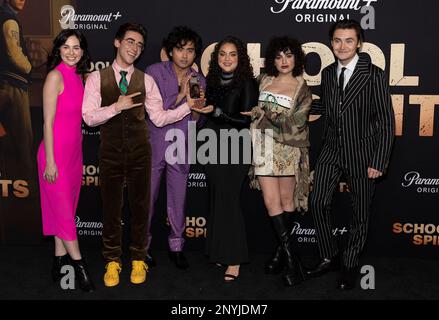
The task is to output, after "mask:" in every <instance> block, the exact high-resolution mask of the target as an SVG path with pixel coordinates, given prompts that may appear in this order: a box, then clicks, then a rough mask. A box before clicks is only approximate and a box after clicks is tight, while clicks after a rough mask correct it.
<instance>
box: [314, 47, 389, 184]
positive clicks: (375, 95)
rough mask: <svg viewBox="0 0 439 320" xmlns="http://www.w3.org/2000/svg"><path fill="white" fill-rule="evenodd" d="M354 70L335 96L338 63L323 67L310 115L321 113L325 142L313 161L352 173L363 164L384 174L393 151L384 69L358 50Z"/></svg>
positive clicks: (360, 171)
mask: <svg viewBox="0 0 439 320" xmlns="http://www.w3.org/2000/svg"><path fill="white" fill-rule="evenodd" d="M359 56H360V59H359V60H358V62H357V65H356V67H355V70H354V72H353V74H352V76H351V78H350V80H349V82H348V83H347V85H346V87H345V90H344V98H342V97H341V96H340V94H339V90H338V79H337V62H335V63H333V64H331V65H330V66H328V67H326V68H325V69H323V71H322V82H321V89H322V93H321V99H320V100H315V101H314V102H313V106H312V109H311V114H324V115H325V116H326V121H325V127H324V143H323V147H322V151H321V153H320V155H319V158H318V161H317V164H319V163H320V164H338V165H341V166H342V168H344V169H345V170H346V173H347V174H348V175H350V176H351V177H367V168H368V167H371V168H374V169H376V170H379V171H381V172H384V171H385V170H386V168H387V165H388V163H389V159H390V154H391V151H392V145H393V139H394V130H395V116H394V113H393V107H392V101H391V98H390V91H389V86H388V84H387V80H386V76H385V74H384V72H383V71H382V70H381V69H380V68H378V67H377V66H375V65H374V64H372V63H371V62H370V59H369V56H367V54H365V53H360V54H359Z"/></svg>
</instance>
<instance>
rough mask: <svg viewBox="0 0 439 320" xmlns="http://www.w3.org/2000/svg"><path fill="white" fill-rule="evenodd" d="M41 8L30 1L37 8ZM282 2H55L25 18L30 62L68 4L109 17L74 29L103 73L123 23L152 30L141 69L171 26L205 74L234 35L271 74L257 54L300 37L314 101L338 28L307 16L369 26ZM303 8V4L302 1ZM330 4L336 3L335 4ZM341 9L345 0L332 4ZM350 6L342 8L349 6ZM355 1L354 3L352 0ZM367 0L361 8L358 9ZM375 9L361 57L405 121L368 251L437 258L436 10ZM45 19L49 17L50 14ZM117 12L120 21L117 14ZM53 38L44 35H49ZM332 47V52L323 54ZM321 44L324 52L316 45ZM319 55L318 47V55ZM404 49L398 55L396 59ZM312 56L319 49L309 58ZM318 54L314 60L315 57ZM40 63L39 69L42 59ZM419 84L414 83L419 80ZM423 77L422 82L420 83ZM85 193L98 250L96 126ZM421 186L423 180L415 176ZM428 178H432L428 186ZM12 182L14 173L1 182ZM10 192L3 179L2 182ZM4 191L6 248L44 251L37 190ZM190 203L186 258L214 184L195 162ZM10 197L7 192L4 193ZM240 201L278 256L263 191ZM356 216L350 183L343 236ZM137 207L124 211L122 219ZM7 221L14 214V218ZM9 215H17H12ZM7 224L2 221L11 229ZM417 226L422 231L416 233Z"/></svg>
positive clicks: (37, 115) (37, 86)
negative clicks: (199, 45) (199, 46)
mask: <svg viewBox="0 0 439 320" xmlns="http://www.w3.org/2000/svg"><path fill="white" fill-rule="evenodd" d="M32 2H35V1H31V0H30V1H28V3H32ZM284 2H285V1H284V0H277V1H274V0H271V1H269V0H267V1H251V0H238V1H237V0H235V1H232V0H222V1H202V0H186V1H145V2H141V1H134V0H125V1H123V2H120V1H114V0H108V1H85V0H84V1H81V0H77V1H48V3H49V4H50V6H49V7H50V10H48V9H47V8H46V7H45V6H41V8H42V9H41V10H43V11H41V12H37V11H33V12H32V13H29V12H28V13H26V15H27V16H26V17H27V20H26V21H28V22H27V24H25V25H24V26H25V27H27V30H26V28H25V29H24V33H25V35H28V37H27V38H28V41H29V43H30V44H31V45H33V48H34V49H35V50H34V56H35V57H36V58H39V59H40V60H41V57H44V54H43V53H44V52H45V51H47V50H48V48H50V40H51V39H52V38H53V35H54V34H56V33H57V32H58V31H59V30H60V26H59V22H58V21H59V19H60V18H61V15H60V11H59V7H60V6H61V5H63V4H71V5H72V6H73V8H74V9H75V10H76V14H81V15H83V14H92V15H108V14H110V13H112V14H113V19H112V21H101V22H92V23H91V22H81V21H77V22H76V24H77V27H78V28H85V29H84V30H83V31H84V33H85V35H86V37H87V39H88V40H89V47H90V51H91V54H92V57H93V61H94V63H95V65H96V66H98V67H102V66H103V65H105V64H107V63H111V62H112V61H113V58H114V50H113V36H114V33H115V32H116V30H117V28H118V26H119V25H120V24H121V23H124V22H128V21H131V22H139V23H142V24H144V25H145V26H146V28H147V30H148V40H147V46H146V50H145V52H144V54H143V55H142V57H141V59H140V61H139V62H138V65H137V67H139V68H140V69H142V70H143V69H144V68H145V67H146V66H147V65H149V64H152V63H154V62H157V61H160V45H161V41H162V39H163V37H165V36H166V35H167V33H168V32H169V31H170V30H171V28H172V27H173V26H175V25H180V24H182V25H187V26H189V27H191V28H193V29H194V30H196V31H197V32H198V33H199V34H200V35H201V37H202V39H203V50H205V52H204V54H203V58H202V59H201V60H200V58H201V57H199V58H198V59H197V61H196V62H197V64H198V65H199V66H201V67H202V70H205V68H206V66H207V61H208V58H209V52H210V50H211V47H209V46H210V45H211V44H213V43H215V42H217V41H218V40H220V39H221V38H223V37H224V36H226V35H229V34H231V35H235V36H237V37H239V38H241V39H242V40H243V41H244V42H246V43H248V45H249V50H250V53H251V57H252V59H253V66H254V70H255V73H256V74H259V73H260V72H263V69H262V68H261V66H262V64H261V60H260V59H261V58H263V56H264V53H263V52H264V50H265V47H266V45H267V43H268V41H269V39H270V38H271V37H272V36H278V35H292V36H294V37H296V38H298V39H299V40H300V41H301V42H302V43H303V44H304V46H303V47H304V49H305V51H306V52H309V54H308V62H307V67H306V75H305V78H306V79H307V80H308V84H309V85H310V86H312V89H313V92H314V93H315V94H318V92H319V90H318V84H319V73H320V71H321V67H322V65H325V64H327V63H328V61H329V62H331V61H333V56H332V55H331V54H328V52H329V51H328V50H329V41H328V29H329V26H330V24H331V23H330V22H325V21H323V22H317V21H314V22H298V21H297V20H298V19H299V20H300V19H305V18H306V16H305V15H307V14H308V15H311V18H316V19H317V15H323V17H324V18H325V17H328V15H331V14H332V15H334V14H335V15H337V17H340V15H343V16H347V15H349V16H350V17H351V18H355V19H357V20H361V19H362V18H363V14H362V13H361V12H360V11H359V10H325V9H321V10H318V9H316V10H311V9H306V8H305V9H301V10H300V9H292V8H291V5H292V4H293V3H292V2H291V3H290V4H289V5H288V8H286V9H285V10H284V11H283V12H281V13H277V14H275V13H272V12H271V8H273V10H274V11H279V10H280V8H281V7H283V5H284ZM300 2H303V1H296V2H295V3H300ZM330 2H333V1H330ZM336 2H337V1H336ZM345 2H346V1H345ZM353 2H355V1H353ZM365 4H366V2H364V1H361V0H360V1H358V6H359V7H361V6H363V5H365ZM371 5H372V6H373V7H374V9H375V29H374V30H366V42H367V43H366V46H365V48H364V49H365V51H366V52H368V53H370V54H371V56H372V59H373V61H374V62H375V63H377V64H378V65H380V66H381V67H384V69H385V71H386V73H387V75H390V76H389V83H390V85H391V93H392V96H393V99H394V109H395V114H396V119H397V136H396V141H395V148H394V152H393V156H392V160H391V164H390V169H389V172H388V175H387V176H386V177H385V178H383V179H381V180H380V181H379V183H378V185H377V189H376V197H375V202H374V208H373V213H372V217H371V223H370V230H369V242H368V246H367V248H366V253H367V254H370V255H391V256H407V255H409V256H418V257H431V258H434V257H437V249H438V247H439V218H438V213H437V212H438V211H437V210H438V208H437V207H438V194H439V182H438V181H435V180H434V179H439V174H438V170H437V165H436V163H437V161H436V157H437V155H438V154H439V152H438V151H439V150H438V147H439V143H438V139H437V138H435V135H437V126H438V125H437V123H438V115H437V112H435V106H436V105H437V104H439V88H438V86H437V70H438V63H437V57H436V52H437V51H438V49H439V48H438V46H439V45H438V43H437V41H435V40H434V39H435V38H436V37H435V35H436V34H435V33H436V30H437V29H438V28H439V22H438V20H437V19H436V16H435V13H436V11H437V9H438V5H437V4H436V2H434V1H432V0H431V1H430V0H429V1H427V0H424V1H421V2H419V3H417V4H416V5H414V3H413V2H401V1H396V0H385V1H384V0H378V1H375V2H371ZM47 11H49V12H47ZM117 13H118V15H121V17H119V18H118V19H117V20H115V19H114V15H116V14H117ZM45 16H47V17H49V19H50V21H51V25H50V27H47V28H46V29H45V30H46V31H41V32H42V33H43V34H42V35H40V34H39V35H35V34H34V33H32V32H30V30H29V29H30V28H32V27H31V22H32V21H34V20H37V21H38V19H42V18H41V17H45ZM44 33H45V34H44ZM325 46H326V49H325ZM316 48H317V49H316ZM319 48H320V49H319ZM398 50H400V51H398ZM313 51H316V52H313ZM311 52H313V53H311ZM40 65H42V64H41V61H40ZM413 77H415V78H413ZM416 77H417V78H416ZM43 78H44V74H43V73H42V72H41V70H40V72H39V73H36V75H35V81H34V86H33V88H32V90H31V95H32V104H33V107H34V108H32V115H33V126H34V133H35V143H36V146H37V144H39V142H40V141H41V138H42V109H41V108H40V106H41V96H40V95H41V83H42V81H43ZM311 120H312V121H311V122H310V127H311V165H312V168H313V167H314V164H315V161H316V157H317V155H318V152H319V149H320V140H321V134H322V132H321V127H322V123H323V118H321V119H314V118H313V119H311ZM83 133H84V186H83V189H82V193H81V199H80V204H79V209H78V214H77V225H78V232H79V234H80V239H81V241H87V242H92V243H96V245H100V232H101V227H102V225H101V223H100V221H101V204H100V196H99V188H98V176H99V174H98V162H97V147H98V143H99V134H98V131H97V130H96V129H91V128H88V127H86V126H84V130H83ZM415 178H419V179H415ZM422 178H424V180H420V179H422ZM0 179H3V180H0V181H5V179H10V180H14V179H13V178H12V177H9V178H5V177H0ZM3 185H5V183H4V182H3ZM7 188H8V194H7V196H5V192H4V191H3V195H2V197H1V198H0V200H1V201H2V206H1V207H0V208H1V215H2V216H3V219H2V220H0V222H1V221H3V222H1V223H2V230H3V231H2V241H3V242H4V243H39V242H41V239H42V236H41V231H40V230H41V226H40V221H39V216H40V212H39V205H38V201H37V200H38V196H37V195H38V193H37V189H36V188H32V187H29V196H27V197H21V198H20V197H16V196H14V195H13V192H12V191H13V188H12V187H11V186H10V185H8V186H7ZM188 188H189V189H188V198H187V209H186V215H187V229H186V235H187V237H188V240H187V245H186V246H187V249H188V250H202V249H203V248H204V236H205V224H206V217H207V216H208V212H207V207H208V202H207V186H206V182H205V179H204V176H203V170H202V167H201V166H199V165H194V166H192V169H191V176H190V179H189V186H188ZM3 190H4V189H3ZM165 197H166V190H165V188H164V187H163V186H162V190H161V196H160V200H159V203H158V205H157V208H156V210H157V213H156V216H155V218H154V221H153V231H154V240H153V243H152V247H153V248H166V243H167V225H166V214H165V207H166V205H165V204H166V202H165ZM242 205H243V210H244V214H245V216H246V221H247V230H248V238H249V244H250V249H251V250H253V251H268V250H270V248H271V246H272V244H273V241H274V238H273V236H272V232H271V229H270V225H269V221H268V218H267V217H266V211H265V208H264V205H263V201H262V196H261V194H260V192H258V191H254V190H250V189H249V188H248V187H247V186H245V188H244V190H243V194H242ZM350 213H351V207H350V199H349V195H348V193H347V192H346V188H345V185H344V184H343V183H342V184H341V186H340V192H337V194H336V195H335V202H334V206H333V217H334V227H336V228H337V229H335V230H334V232H335V233H336V234H338V235H339V236H340V237H339V238H340V240H341V241H343V240H344V238H345V237H344V235H346V234H347V232H346V231H347V230H348V229H349V216H350ZM128 214H129V211H128V210H125V215H126V217H125V220H127V219H128ZM6 217H8V218H7V219H6ZM11 217H12V218H11ZM5 221H6V222H5ZM414 225H417V228H415V229H414V228H413V226H414ZM313 233H314V226H313V222H312V219H311V216H310V215H309V214H308V215H305V216H303V217H298V218H297V229H296V237H297V240H298V241H299V243H300V248H301V250H302V251H304V252H305V253H307V254H316V253H317V250H316V248H317V243H316V239H315V236H314V234H313Z"/></svg>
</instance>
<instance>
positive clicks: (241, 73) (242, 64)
mask: <svg viewBox="0 0 439 320" xmlns="http://www.w3.org/2000/svg"><path fill="white" fill-rule="evenodd" d="M226 43H231V44H234V45H235V46H236V49H237V50H238V66H237V67H236V70H235V71H234V73H233V74H234V76H233V81H232V85H235V84H240V83H242V82H243V81H246V80H248V79H251V78H254V74H253V68H252V66H251V64H250V58H249V56H248V54H247V47H246V46H245V45H244V43H243V42H242V41H241V40H239V39H238V38H236V37H233V36H227V37H226V38H224V39H223V40H221V41H220V42H218V43H217V44H216V45H215V49H214V50H213V52H212V54H211V56H210V62H209V73H208V75H207V78H206V80H207V85H209V86H218V85H220V78H221V72H222V71H221V68H220V66H219V65H218V54H219V51H220V48H221V47H222V46H223V45H224V44H226Z"/></svg>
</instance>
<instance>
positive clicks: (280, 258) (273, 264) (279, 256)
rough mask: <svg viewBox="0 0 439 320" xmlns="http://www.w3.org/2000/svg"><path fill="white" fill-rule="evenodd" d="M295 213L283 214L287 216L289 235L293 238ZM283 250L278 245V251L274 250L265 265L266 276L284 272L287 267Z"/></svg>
mask: <svg viewBox="0 0 439 320" xmlns="http://www.w3.org/2000/svg"><path fill="white" fill-rule="evenodd" d="M293 213H294V212H288V211H284V212H283V213H282V214H283V215H286V217H287V219H288V227H287V229H288V232H289V235H290V236H291V229H292V228H293V225H294V221H295V219H294V217H293ZM283 252H284V251H283V249H282V246H281V245H280V244H278V245H277V246H276V249H275V250H274V252H273V254H272V256H271V258H270V259H269V260H268V261H267V262H266V263H265V273H266V274H279V273H281V272H282V270H283V269H284V267H285V255H284V254H283Z"/></svg>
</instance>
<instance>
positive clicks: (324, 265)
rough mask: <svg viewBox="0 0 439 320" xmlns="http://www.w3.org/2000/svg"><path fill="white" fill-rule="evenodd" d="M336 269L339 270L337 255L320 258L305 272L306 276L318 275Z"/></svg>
mask: <svg viewBox="0 0 439 320" xmlns="http://www.w3.org/2000/svg"><path fill="white" fill-rule="evenodd" d="M336 270H340V257H339V256H338V255H337V256H334V257H332V258H331V259H328V258H326V259H322V260H320V262H319V263H318V264H317V266H315V267H314V268H312V269H309V270H307V271H306V274H307V276H308V277H320V276H322V275H324V274H325V273H328V272H330V271H336Z"/></svg>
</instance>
